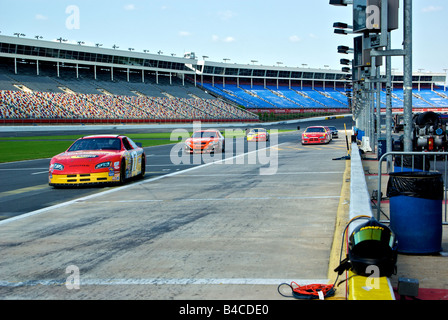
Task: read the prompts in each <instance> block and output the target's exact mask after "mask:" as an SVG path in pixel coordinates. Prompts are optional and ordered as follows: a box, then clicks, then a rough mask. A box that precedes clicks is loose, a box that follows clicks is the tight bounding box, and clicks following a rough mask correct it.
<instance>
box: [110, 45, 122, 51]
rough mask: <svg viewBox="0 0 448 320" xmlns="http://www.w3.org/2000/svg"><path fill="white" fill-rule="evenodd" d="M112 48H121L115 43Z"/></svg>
mask: <svg viewBox="0 0 448 320" xmlns="http://www.w3.org/2000/svg"><path fill="white" fill-rule="evenodd" d="M112 48H113V49H114V50H115V49H118V48H120V47H119V46H117V45H115V44H114V45H113V46H112Z"/></svg>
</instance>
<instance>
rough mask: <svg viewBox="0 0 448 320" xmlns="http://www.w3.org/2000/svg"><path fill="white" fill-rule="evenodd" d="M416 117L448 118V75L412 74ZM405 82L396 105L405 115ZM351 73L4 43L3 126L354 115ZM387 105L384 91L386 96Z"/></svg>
mask: <svg viewBox="0 0 448 320" xmlns="http://www.w3.org/2000/svg"><path fill="white" fill-rule="evenodd" d="M413 82H414V86H415V89H416V90H415V91H414V96H413V104H414V108H415V109H416V110H435V111H448V95H447V94H446V89H445V88H444V87H441V86H438V84H439V83H444V82H445V75H444V74H428V73H424V74H415V75H414V77H413ZM402 85H403V77H402V75H395V76H394V79H393V86H394V87H393V94H392V98H393V108H394V112H400V110H402V108H403V90H402ZM348 91H349V90H348V89H347V80H346V74H345V73H343V72H341V71H337V70H329V69H312V68H294V67H279V66H262V65H244V64H230V63H220V62H213V61H198V60H197V59H196V57H195V55H194V53H189V54H188V55H186V56H185V57H182V58H180V57H172V56H163V55H159V54H149V53H138V52H127V51H121V50H115V49H107V48H98V47H87V46H81V45H73V44H67V43H59V42H51V41H42V40H35V39H25V38H18V37H8V36H0V123H4V124H7V123H55V122H56V123H92V122H94V123H113V122H118V123H145V122H191V121H195V120H200V121H210V122H216V121H220V122H223V121H229V122H235V121H258V114H260V113H266V112H269V113H304V112H321V113H332V114H334V113H350V99H349V95H347V92H348ZM382 103H383V105H384V106H385V93H384V92H383V93H382Z"/></svg>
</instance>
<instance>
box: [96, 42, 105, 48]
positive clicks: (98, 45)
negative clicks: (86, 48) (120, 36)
mask: <svg viewBox="0 0 448 320" xmlns="http://www.w3.org/2000/svg"><path fill="white" fill-rule="evenodd" d="M95 45H96V47H97V48H99V47H102V46H103V44H102V43H95Z"/></svg>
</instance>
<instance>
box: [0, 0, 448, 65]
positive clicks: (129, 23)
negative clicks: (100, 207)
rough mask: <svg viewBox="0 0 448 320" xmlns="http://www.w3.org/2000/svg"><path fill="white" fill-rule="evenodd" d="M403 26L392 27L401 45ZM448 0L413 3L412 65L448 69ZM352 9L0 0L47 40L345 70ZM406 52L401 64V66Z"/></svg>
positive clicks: (283, 3) (3, 12) (15, 25)
mask: <svg viewBox="0 0 448 320" xmlns="http://www.w3.org/2000/svg"><path fill="white" fill-rule="evenodd" d="M400 6H401V8H400V29H399V30H397V31H394V32H393V33H392V39H393V47H394V49H401V48H402V39H403V30H402V23H403V20H402V9H403V0H400ZM446 14H448V1H447V0H414V1H413V18H414V19H413V22H414V26H413V29H414V30H413V32H414V36H413V49H414V54H413V69H414V71H418V70H419V69H423V72H428V71H431V72H445V71H444V69H447V68H448V61H447V56H448V54H447V53H448V51H447V46H448V41H447V36H446V32H447V30H448V18H447V17H446V16H445V15H446ZM351 19H352V7H351V6H347V7H335V6H330V5H329V0H276V1H266V0H262V1H260V0H226V1H218V0H189V1H187V0H146V1H143V0H126V1H121V0H108V1H102V0H94V1H92V0H89V1H86V0H70V1H66V0H0V32H1V34H2V35H10V36H12V35H13V34H14V33H16V32H20V33H24V34H25V35H26V37H27V38H33V37H34V36H36V35H39V36H42V37H43V39H44V40H50V41H51V40H55V39H57V38H59V37H63V38H65V39H68V40H69V41H71V42H73V43H76V42H77V41H84V42H85V44H84V45H91V46H94V45H95V44H96V43H101V44H102V45H103V47H104V48H111V47H112V46H113V45H114V44H115V45H117V46H119V47H120V49H119V50H128V48H134V49H135V51H140V52H141V51H143V50H149V51H150V52H151V53H157V52H158V51H159V50H161V51H162V52H163V54H164V55H171V54H176V56H178V57H179V56H183V54H184V53H185V52H190V51H192V52H195V53H196V55H197V56H198V57H199V59H200V60H202V56H208V57H209V58H208V60H211V61H217V62H222V61H223V59H230V61H229V62H230V63H242V64H251V60H257V61H258V62H256V64H261V65H277V63H278V62H280V63H282V65H283V66H289V67H302V66H304V65H306V66H307V67H312V68H325V66H326V65H328V66H330V68H332V69H340V68H341V65H340V64H339V60H340V59H341V58H347V56H343V55H341V54H338V53H337V49H336V48H337V46H338V45H347V46H350V47H351V46H352V43H353V40H352V38H353V36H350V35H348V36H342V35H336V34H334V33H333V22H337V21H341V22H347V23H349V24H352V21H351ZM402 61H403V60H402V58H394V60H393V63H394V66H393V68H394V69H397V70H402V69H403V66H402V64H403V62H402Z"/></svg>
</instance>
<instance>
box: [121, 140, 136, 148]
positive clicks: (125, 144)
mask: <svg viewBox="0 0 448 320" xmlns="http://www.w3.org/2000/svg"><path fill="white" fill-rule="evenodd" d="M122 141H123V145H124V147H125V148H126V150H132V149H134V148H132V146H131V144H130V143H129V141H128V139H126V138H123V139H122Z"/></svg>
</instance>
